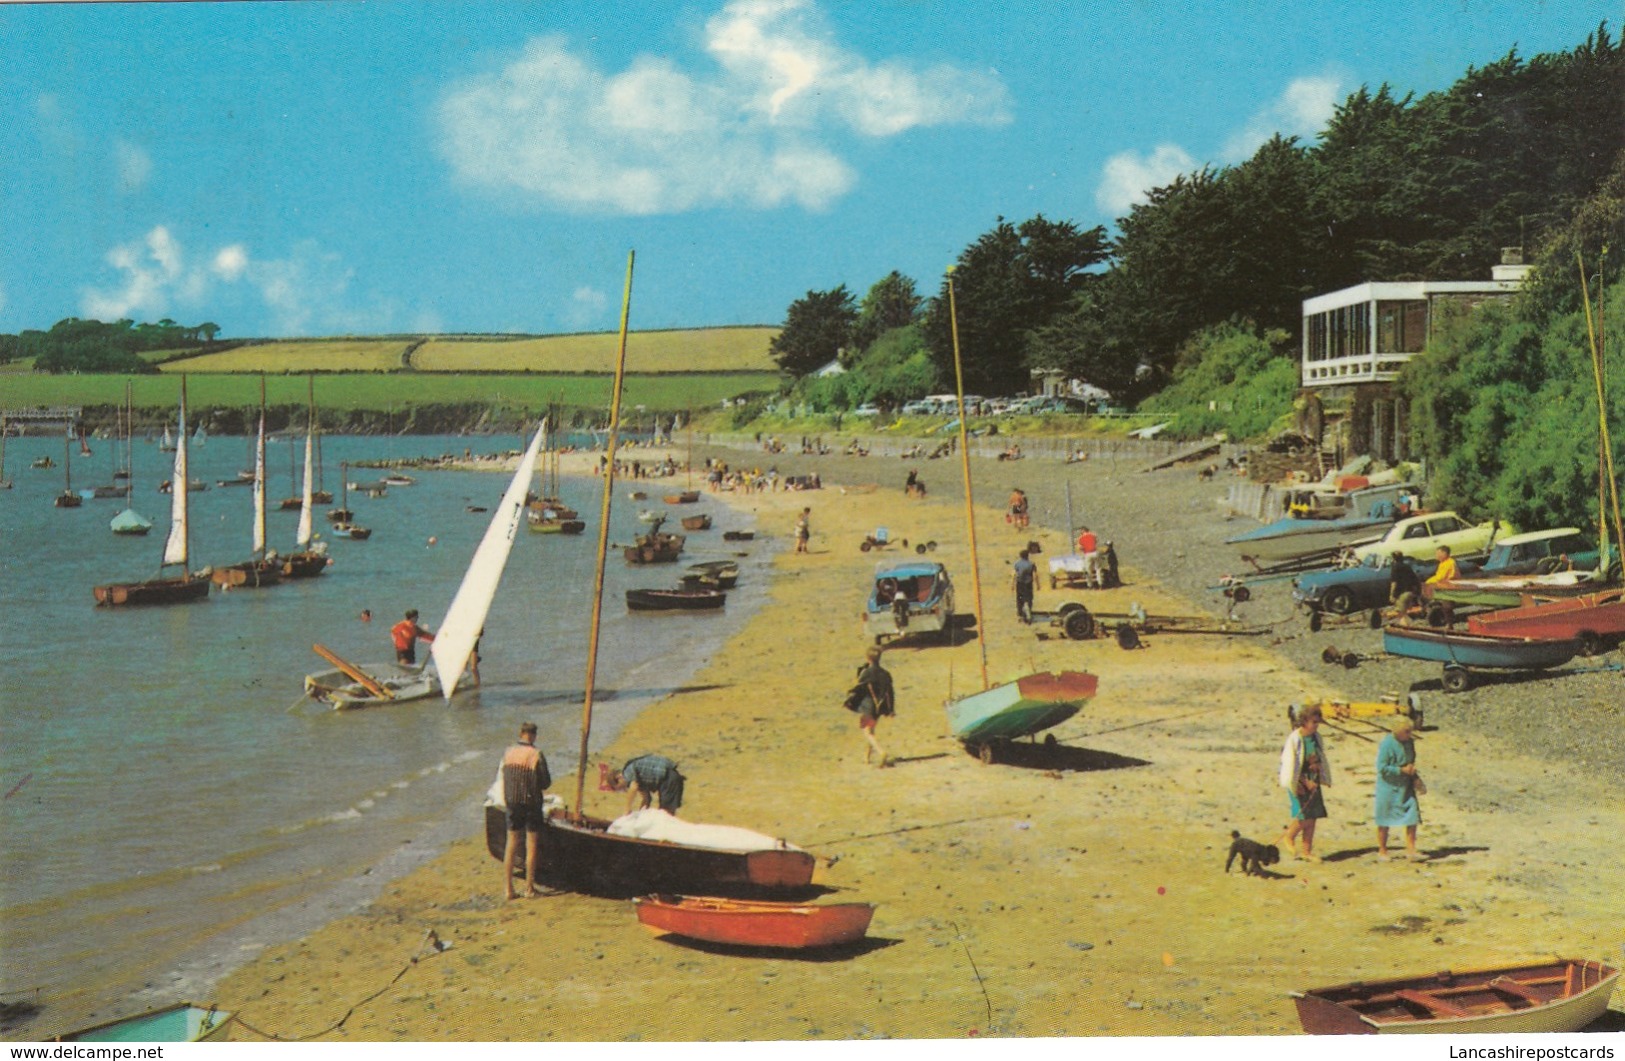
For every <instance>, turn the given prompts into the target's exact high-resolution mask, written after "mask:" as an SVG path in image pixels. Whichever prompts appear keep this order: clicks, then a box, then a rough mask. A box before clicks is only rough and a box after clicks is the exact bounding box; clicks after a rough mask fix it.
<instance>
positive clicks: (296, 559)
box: [282, 553, 330, 578]
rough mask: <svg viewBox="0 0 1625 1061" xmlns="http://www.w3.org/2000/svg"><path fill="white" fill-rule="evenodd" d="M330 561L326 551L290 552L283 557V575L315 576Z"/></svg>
mask: <svg viewBox="0 0 1625 1061" xmlns="http://www.w3.org/2000/svg"><path fill="white" fill-rule="evenodd" d="M329 562H330V561H329V559H328V556H327V554H326V553H290V554H289V555H287V556H284V557H283V558H282V577H283V578H315V577H316V576H317V575H320V574H321V573H322V572H324V571H326V570H327V565H328V563H329Z"/></svg>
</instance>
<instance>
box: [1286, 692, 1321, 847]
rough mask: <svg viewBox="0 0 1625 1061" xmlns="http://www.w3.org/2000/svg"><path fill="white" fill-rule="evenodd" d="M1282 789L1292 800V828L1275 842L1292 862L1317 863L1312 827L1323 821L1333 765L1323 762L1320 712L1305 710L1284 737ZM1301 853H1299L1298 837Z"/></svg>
mask: <svg viewBox="0 0 1625 1061" xmlns="http://www.w3.org/2000/svg"><path fill="white" fill-rule="evenodd" d="M1280 781H1281V787H1282V788H1284V789H1286V790H1287V793H1288V795H1289V797H1290V799H1291V808H1292V824H1291V825H1289V826H1287V830H1286V832H1285V834H1283V835H1282V837H1281V839H1280V840H1279V841H1277V846H1281V847H1286V848H1289V849H1290V850H1291V851H1292V854H1293V856H1294V857H1295V858H1301V859H1303V860H1304V861H1305V862H1319V861H1320V858H1319V856H1317V855H1316V854H1315V823H1316V822H1317V821H1319V820H1320V819H1321V818H1324V817H1326V797H1325V793H1324V790H1325V789H1327V788H1330V787H1331V784H1332V765H1331V763H1330V762H1329V761H1328V760H1327V758H1326V743H1325V741H1324V740H1323V739H1322V738H1321V736H1320V708H1318V707H1308V708H1305V709H1304V710H1303V712H1302V713H1301V714H1299V715H1298V725H1297V728H1295V729H1294V730H1293V731H1292V732H1291V733H1289V734H1288V735H1287V738H1286V746H1285V747H1284V748H1282V749H1281V773H1280ZM1300 835H1301V836H1302V837H1303V851H1302V853H1301V854H1300V853H1299V851H1298V837H1299V836H1300Z"/></svg>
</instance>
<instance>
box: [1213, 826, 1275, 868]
mask: <svg viewBox="0 0 1625 1061" xmlns="http://www.w3.org/2000/svg"><path fill="white" fill-rule="evenodd" d="M1238 857H1239V858H1240V859H1241V872H1243V873H1253V874H1257V875H1258V876H1260V877H1262V876H1263V875H1264V871H1263V867H1264V866H1273V865H1275V864H1276V863H1277V862H1279V861H1281V851H1280V848H1278V847H1276V846H1275V845H1274V844H1261V843H1259V842H1258V841H1257V840H1249V839H1247V838H1246V837H1245V836H1242V835H1241V834H1240V833H1238V832H1236V831H1235V830H1234V829H1232V830H1230V857H1229V858H1227V859H1225V860H1224V871H1225V872H1226V873H1229V872H1230V865H1231V863H1233V862H1235V860H1236V859H1237V858H1238Z"/></svg>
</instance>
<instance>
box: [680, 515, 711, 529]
mask: <svg viewBox="0 0 1625 1061" xmlns="http://www.w3.org/2000/svg"><path fill="white" fill-rule="evenodd" d="M681 522H682V524H683V529H684V530H686V531H703V530H710V529H711V517H710V516H684V517H683V518H682V521H681Z"/></svg>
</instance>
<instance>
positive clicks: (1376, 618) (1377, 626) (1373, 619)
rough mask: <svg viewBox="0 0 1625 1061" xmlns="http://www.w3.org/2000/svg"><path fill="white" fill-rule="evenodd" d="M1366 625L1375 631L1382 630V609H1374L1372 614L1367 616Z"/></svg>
mask: <svg viewBox="0 0 1625 1061" xmlns="http://www.w3.org/2000/svg"><path fill="white" fill-rule="evenodd" d="M1365 624H1366V625H1367V626H1369V627H1370V628H1371V629H1373V630H1381V629H1382V609H1381V608H1372V609H1371V614H1370V615H1368V616H1366V620H1365Z"/></svg>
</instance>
